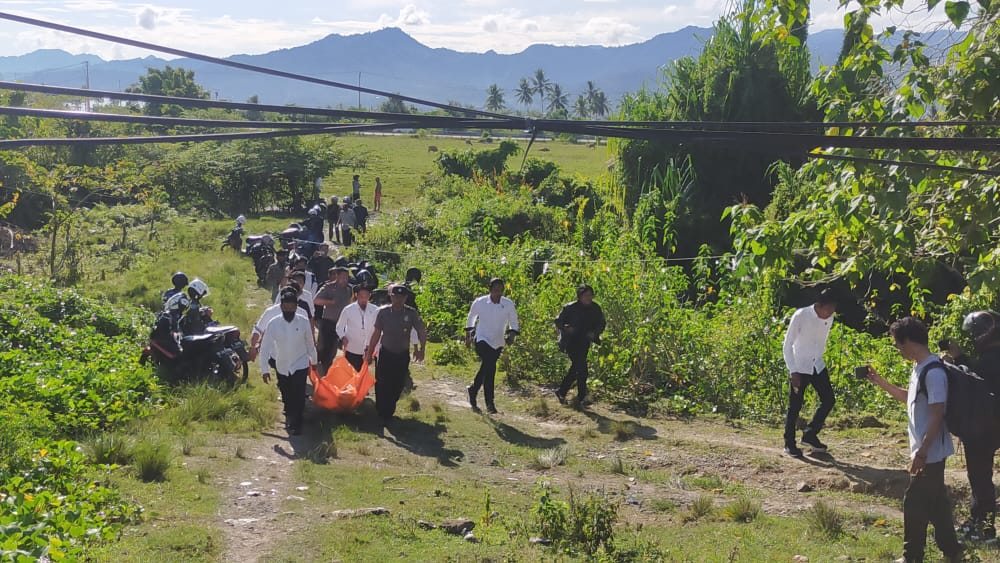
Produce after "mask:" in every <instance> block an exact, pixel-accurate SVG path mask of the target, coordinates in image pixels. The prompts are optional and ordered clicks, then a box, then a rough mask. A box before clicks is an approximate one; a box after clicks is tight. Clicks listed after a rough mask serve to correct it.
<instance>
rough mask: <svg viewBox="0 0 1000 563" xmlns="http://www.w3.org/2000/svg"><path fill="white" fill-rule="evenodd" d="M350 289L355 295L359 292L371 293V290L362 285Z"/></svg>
mask: <svg viewBox="0 0 1000 563" xmlns="http://www.w3.org/2000/svg"><path fill="white" fill-rule="evenodd" d="M352 289H353V290H354V293H357V292H359V291H367V292H368V293H369V294H370V293H371V292H372V288H370V287H368V286H367V285H365V284H363V283H359V284H357V285H355V286H354V287H353V288H352Z"/></svg>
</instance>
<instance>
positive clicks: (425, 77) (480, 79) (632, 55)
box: [0, 27, 843, 109]
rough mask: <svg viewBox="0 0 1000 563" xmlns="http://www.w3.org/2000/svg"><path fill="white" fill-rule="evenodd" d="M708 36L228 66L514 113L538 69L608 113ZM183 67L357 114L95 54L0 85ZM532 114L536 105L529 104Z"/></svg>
mask: <svg viewBox="0 0 1000 563" xmlns="http://www.w3.org/2000/svg"><path fill="white" fill-rule="evenodd" d="M711 34H712V29H711V28H699V27H686V28H684V29H680V30H678V31H674V32H670V33H663V34H660V35H657V36H655V37H653V38H651V39H649V40H647V41H644V42H641V43H635V44H631V45H625V46H620V47H603V46H593V45H591V46H553V45H532V46H530V47H528V48H527V49H525V50H523V51H521V52H519V53H515V54H506V55H505V54H499V53H496V52H494V51H487V52H485V53H464V52H459V51H454V50H451V49H443V48H438V49H434V48H430V47H427V46H426V45H423V44H421V43H419V42H418V41H416V40H415V39H413V38H412V37H410V36H409V35H407V34H406V33H405V32H403V31H402V30H400V29H398V28H385V29H382V30H379V31H374V32H370V33H363V34H358V35H336V34H332V35H328V36H327V37H324V38H323V39H320V40H318V41H315V42H312V43H309V44H307V45H302V46H299V47H292V48H288V49H279V50H277V51H271V52H269V53H264V54H260V55H234V56H231V57H228V58H229V59H231V60H234V61H239V62H243V63H248V64H253V65H259V66H265V67H270V68H275V69H280V70H284V71H288V72H295V73H299V74H306V75H310V76H315V77H319V78H324V79H327V80H333V81H337V82H344V83H350V84H357V83H358V81H359V80H360V83H361V85H362V86H365V87H368V88H374V89H378V90H383V91H387V92H394V93H403V94H406V95H408V96H413V97H418V98H423V99H429V100H434V101H439V102H459V103H461V104H464V105H469V106H475V107H482V105H483V103H484V101H485V99H486V89H487V87H488V86H489V85H490V84H494V83H496V84H498V85H499V86H500V87H501V88H502V89H503V90H504V91H505V93H506V102H507V105H508V106H509V107H513V108H517V105H518V104H517V102H516V99H515V96H514V89H515V88H516V87H517V85H518V83H519V81H520V79H521V78H522V77H530V76H531V75H532V74H533V73H534V71H535V69H538V68H541V69H543V70H544V71H545V74H546V76H547V77H548V78H549V79H550V80H552V81H553V82H555V83H558V84H559V85H560V86H561V87H562V89H563V92H567V93H569V99H570V102H571V103H572V101H573V99H574V98H575V96H576V94H578V93H580V92H582V91H583V90H584V88H585V85H586V83H587V81H588V80H589V81H593V82H594V83H595V84H596V85H597V87H598V88H601V89H602V90H604V92H605V94H607V97H608V100H609V101H611V102H612V103H613V104H615V103H616V102H617V101H618V100H619V99H620V98H621V96H622V95H623V94H624V93H626V92H632V91H636V90H638V89H640V88H642V87H643V86H646V87H652V88H655V87H656V86H657V85H658V84H659V82H660V80H661V78H662V68H663V67H664V66H665V65H667V64H668V63H670V62H671V61H673V60H675V59H677V58H680V57H683V56H687V55H696V54H697V53H699V52H700V50H701V48H702V45H703V43H704V41H705V40H706V39H708V38H709V37H711ZM842 38H843V31H841V30H826V31H820V32H818V33H815V34H813V35H811V36H810V38H809V41H808V44H809V46H810V49H811V51H812V55H813V58H814V66H818V64H819V63H824V64H828V63H832V62H833V61H834V60H835V58H836V56H837V53H838V51H839V49H840V45H841V40H842ZM167 64H169V65H171V66H174V67H177V66H181V67H184V68H187V69H191V70H193V71H194V72H195V80H196V81H197V82H198V83H199V84H201V85H202V86H204V87H205V88H206V89H207V90H208V91H209V92H211V93H212V95H213V97H217V98H219V99H225V100H236V101H244V100H246V99H247V98H249V97H250V96H253V95H257V96H258V98H259V101H260V102H261V103H268V104H297V105H302V106H319V107H326V106H330V107H337V106H344V107H349V106H357V105H358V103H359V98H358V94H357V93H356V92H352V91H348V90H339V89H334V88H329V87H324V86H318V85H313V84H308V83H303V82H297V81H293V80H290V79H285V78H277V77H271V76H267V75H262V74H256V73H251V72H248V71H243V70H238V69H232V68H228V67H222V66H218V65H213V64H210V63H205V62H201V61H197V60H193V59H174V60H171V61H167V60H164V59H160V58H157V57H152V56H150V57H145V58H141V59H129V60H112V61H105V60H103V59H101V58H100V57H97V56H95V55H72V54H70V53H67V52H65V51H62V50H56V49H43V50H38V51H34V52H31V53H28V54H25V55H20V56H13V57H0V78H2V79H3V80H10V81H21V82H30V83H43V84H49V85H58V86H70V87H82V86H84V85H85V82H86V80H87V78H88V77H87V76H86V75H87V74H89V83H90V88H92V89H95V90H123V89H125V88H126V87H128V86H129V85H131V84H133V83H135V82H137V81H138V78H139V76H140V75H143V74H145V73H146V69H147V68H148V67H156V68H161V67H163V66H164V65H167ZM381 102H382V100H381V99H380V98H378V97H377V96H372V95H369V94H362V95H361V98H360V104H361V105H362V106H363V107H366V108H373V107H376V106H378V105H379V104H380V103H381ZM533 107H534V108H535V109H538V108H540V107H541V106H540V103H539V102H538V101H535V103H534V104H533Z"/></svg>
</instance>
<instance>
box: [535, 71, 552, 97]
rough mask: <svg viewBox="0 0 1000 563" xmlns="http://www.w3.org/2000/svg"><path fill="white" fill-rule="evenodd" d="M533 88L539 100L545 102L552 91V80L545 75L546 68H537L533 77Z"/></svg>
mask: <svg viewBox="0 0 1000 563" xmlns="http://www.w3.org/2000/svg"><path fill="white" fill-rule="evenodd" d="M531 88H532V92H533V93H534V95H535V96H537V97H538V101H539V102H542V103H543V104H544V103H545V100H546V99H547V98H548V96H549V93H550V92H551V91H552V82H551V81H550V80H549V79H548V77H547V76H545V71H544V70H542V69H540V68H538V69H535V74H534V76H532V77H531Z"/></svg>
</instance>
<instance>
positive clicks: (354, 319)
mask: <svg viewBox="0 0 1000 563" xmlns="http://www.w3.org/2000/svg"><path fill="white" fill-rule="evenodd" d="M369 297H371V289H369V288H368V287H367V286H364V285H361V284H358V285H356V286H354V299H355V301H354V303H351V304H350V305H348V306H346V307H344V310H343V311H341V312H340V318H339V319H338V320H337V335H338V336H339V337H340V344H341V345H342V346H343V348H344V357H345V358H347V361H348V362H350V364H351V365H352V366H354V369H355V370H357V371H361V365H362V364H363V363H364V360H365V348H366V347H367V346H368V341H369V340H370V339H371V337H372V328H373V327H374V326H375V317H377V316H378V307H376V306H375V305H372V304H371V303H369V302H368V298H369Z"/></svg>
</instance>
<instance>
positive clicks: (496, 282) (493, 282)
mask: <svg viewBox="0 0 1000 563" xmlns="http://www.w3.org/2000/svg"><path fill="white" fill-rule="evenodd" d="M495 285H499V286H500V287H504V286H506V285H507V282H505V281H503V279H502V278H493V279H491V280H490V286H489V287H490V289H493V286H495Z"/></svg>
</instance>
